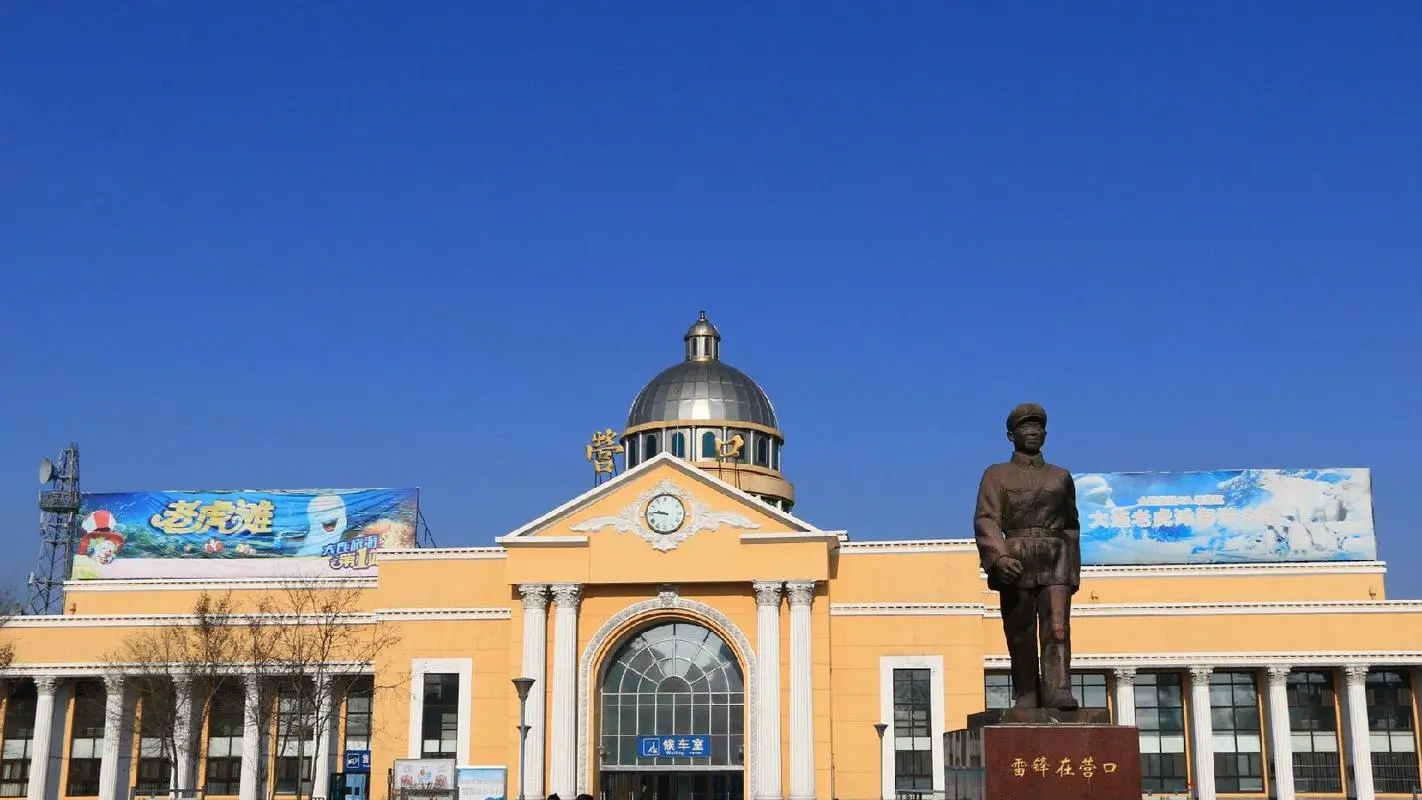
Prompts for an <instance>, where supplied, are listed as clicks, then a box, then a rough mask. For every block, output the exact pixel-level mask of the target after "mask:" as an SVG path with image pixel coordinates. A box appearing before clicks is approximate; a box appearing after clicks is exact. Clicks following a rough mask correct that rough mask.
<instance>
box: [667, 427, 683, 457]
mask: <svg viewBox="0 0 1422 800" xmlns="http://www.w3.org/2000/svg"><path fill="white" fill-rule="evenodd" d="M671 454H672V455H674V456H676V457H677V458H686V434H684V433H682V432H681V431H677V432H676V433H673V434H672V435H671Z"/></svg>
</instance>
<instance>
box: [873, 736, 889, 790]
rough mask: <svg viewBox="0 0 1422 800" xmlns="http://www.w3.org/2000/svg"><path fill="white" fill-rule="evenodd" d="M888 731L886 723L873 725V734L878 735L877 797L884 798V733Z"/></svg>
mask: <svg viewBox="0 0 1422 800" xmlns="http://www.w3.org/2000/svg"><path fill="white" fill-rule="evenodd" d="M888 729H889V725H888V723H885V722H876V723H874V732H875V733H877V734H879V796H880V797H883V796H884V731H887V730H888Z"/></svg>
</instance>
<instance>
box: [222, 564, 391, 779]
mask: <svg viewBox="0 0 1422 800" xmlns="http://www.w3.org/2000/svg"><path fill="white" fill-rule="evenodd" d="M398 641H399V637H398V636H396V634H395V633H394V631H392V630H390V628H389V626H387V625H385V624H383V623H381V622H380V621H379V620H377V619H376V618H375V617H374V615H372V614H370V613H368V612H364V611H362V609H361V592H360V590H358V589H351V588H348V587H341V586H335V587H327V586H321V585H319V584H312V583H291V584H288V585H286V586H284V587H283V588H282V589H281V590H278V591H276V592H273V593H272V594H270V595H268V596H267V597H266V598H265V599H263V600H262V601H261V602H260V603H259V604H258V607H257V608H256V612H255V613H253V614H250V615H249V616H248V621H247V625H246V644H245V646H246V648H247V659H246V660H247V661H248V662H249V663H250V664H251V665H252V668H253V669H254V670H255V672H256V674H257V675H258V676H259V678H260V679H261V680H262V681H263V683H264V684H266V685H268V686H270V687H271V688H272V689H274V690H275V694H276V697H275V702H274V703H263V704H261V707H262V708H263V709H264V710H265V713H267V714H269V713H271V712H273V711H274V712H276V714H277V725H276V728H277V731H276V737H277V738H276V746H277V762H278V764H281V762H282V760H283V759H293V760H294V762H295V766H296V769H295V771H294V772H295V776H296V780H295V783H296V785H295V787H293V788H290V789H288V791H283V792H281V794H282V795H283V796H286V795H288V794H294V795H295V797H296V800H301V798H302V796H303V793H304V792H305V790H306V788H307V787H306V786H305V785H304V783H305V773H306V770H305V768H304V767H305V764H306V759H307V756H308V754H309V756H310V761H311V764H312V777H313V778H314V777H315V772H316V770H324V769H325V764H326V763H327V762H328V761H329V759H330V756H331V754H332V750H331V748H334V747H335V742H334V741H332V738H331V737H329V736H327V735H321V736H317V732H318V731H331V730H333V729H334V723H335V722H336V720H337V718H338V715H339V714H340V712H341V707H342V703H343V700H344V699H345V697H346V695H347V694H348V693H349V691H350V689H351V687H352V685H353V684H354V683H355V681H356V679H357V678H358V677H360V676H362V675H364V674H367V673H368V672H370V671H372V668H373V667H374V666H375V665H376V664H377V663H378V662H379V661H380V658H381V656H382V654H384V653H385V652H386V651H387V650H389V649H390V648H391V647H393V646H394V645H395V644H396V643H397V642H398ZM382 677H383V678H384V679H385V681H386V683H385V684H381V683H380V681H381V679H382ZM374 680H375V682H376V683H375V684H374V685H373V686H372V691H378V690H379V689H381V688H386V687H390V688H393V687H395V686H399V685H401V684H403V683H404V678H403V677H399V678H397V677H396V676H392V675H388V674H387V675H385V676H382V675H380V674H379V673H377V674H376V675H375V679H374ZM259 724H260V725H261V727H262V730H269V729H270V722H269V719H268V718H267V717H265V716H264V717H263V718H262V719H260V720H259ZM279 769H280V767H279ZM276 777H277V776H273V778H274V779H273V780H271V781H268V786H267V793H268V795H269V796H270V797H272V798H275V797H276V795H277V788H278V781H277V780H275V778H276ZM282 788H284V789H287V788H288V787H285V786H284V787H282Z"/></svg>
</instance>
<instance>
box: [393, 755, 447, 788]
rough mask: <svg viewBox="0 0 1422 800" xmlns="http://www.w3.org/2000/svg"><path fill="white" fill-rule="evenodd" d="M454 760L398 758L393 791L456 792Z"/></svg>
mask: <svg viewBox="0 0 1422 800" xmlns="http://www.w3.org/2000/svg"><path fill="white" fill-rule="evenodd" d="M454 773H455V767H454V759H443V758H399V759H396V760H395V769H394V775H393V776H392V777H393V779H394V781H395V789H396V790H397V791H398V790H400V789H420V790H424V791H429V790H431V789H446V790H448V791H449V792H450V793H451V794H453V793H455V792H456V791H457V787H456V785H455V781H454Z"/></svg>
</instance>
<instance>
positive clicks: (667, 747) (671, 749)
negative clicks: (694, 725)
mask: <svg viewBox="0 0 1422 800" xmlns="http://www.w3.org/2000/svg"><path fill="white" fill-rule="evenodd" d="M637 755H638V756H640V757H642V758H710V757H711V737H710V736H638V737H637Z"/></svg>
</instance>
